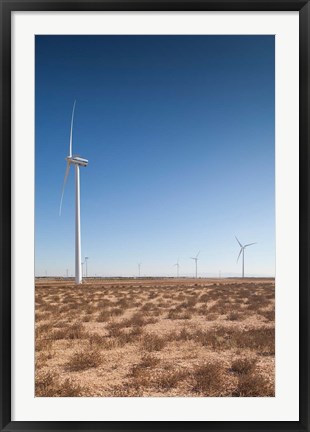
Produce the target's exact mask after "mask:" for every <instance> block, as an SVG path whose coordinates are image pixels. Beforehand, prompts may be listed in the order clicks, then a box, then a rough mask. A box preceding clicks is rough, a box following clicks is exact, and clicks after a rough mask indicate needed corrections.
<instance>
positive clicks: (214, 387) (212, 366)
mask: <svg viewBox="0 0 310 432" xmlns="http://www.w3.org/2000/svg"><path fill="white" fill-rule="evenodd" d="M224 372H225V371H224V368H223V367H222V366H221V364H220V363H218V362H216V363H207V364H205V365H202V366H196V368H195V369H194V370H193V371H192V381H193V385H192V390H193V391H194V392H196V393H200V394H202V395H203V396H220V395H221V394H220V393H221V389H222V388H223V383H224Z"/></svg>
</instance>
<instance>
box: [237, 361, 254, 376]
mask: <svg viewBox="0 0 310 432" xmlns="http://www.w3.org/2000/svg"><path fill="white" fill-rule="evenodd" d="M255 365H256V360H255V359H253V358H239V359H237V360H234V361H233V362H232V364H231V371H232V372H235V373H237V374H240V375H242V374H247V373H249V372H252V371H253V369H254V368H255Z"/></svg>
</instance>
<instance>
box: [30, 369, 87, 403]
mask: <svg viewBox="0 0 310 432" xmlns="http://www.w3.org/2000/svg"><path fill="white" fill-rule="evenodd" d="M35 395H36V396H37V397H74V396H81V395H82V387H80V386H79V385H78V384H76V383H74V382H73V381H72V380H70V379H69V378H68V379H66V380H65V381H63V382H61V381H60V380H59V378H58V375H57V374H56V373H55V372H51V371H47V372H46V371H42V372H39V373H38V374H37V376H36V382H35Z"/></svg>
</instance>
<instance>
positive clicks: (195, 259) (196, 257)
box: [191, 251, 200, 279]
mask: <svg viewBox="0 0 310 432" xmlns="http://www.w3.org/2000/svg"><path fill="white" fill-rule="evenodd" d="M199 254H200V251H199V252H198V254H197V255H196V256H195V257H194V258H193V257H191V259H192V260H194V261H195V264H196V279H197V261H198V256H199Z"/></svg>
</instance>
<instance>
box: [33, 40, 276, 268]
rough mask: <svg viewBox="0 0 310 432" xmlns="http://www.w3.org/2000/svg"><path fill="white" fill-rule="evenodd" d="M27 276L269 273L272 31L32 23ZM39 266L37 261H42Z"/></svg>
mask: <svg viewBox="0 0 310 432" xmlns="http://www.w3.org/2000/svg"><path fill="white" fill-rule="evenodd" d="M35 67H36V74H35V88H36V94H35V103H36V124H35V128H36V143H35V158H36V159H35V160H36V164H35V165H36V172H35V179H36V180H35V187H36V190H35V197H36V208H35V233H36V239H35V247H36V249H35V253H36V270H35V273H36V275H37V276H38V275H45V274H47V275H55V276H61V275H65V274H66V269H68V270H69V275H72V274H74V169H72V168H71V172H70V175H69V178H68V182H67V186H66V191H65V195H64V201H63V208H62V215H61V216H59V203H60V197H61V189H62V184H63V179H64V174H65V168H66V161H65V157H66V156H67V155H68V153H69V133H70V120H71V112H72V106H73V102H74V100H75V99H76V101H77V102H76V110H75V121H74V131H73V153H74V154H79V155H80V156H82V157H84V158H86V159H88V160H89V165H88V167H86V168H81V171H80V174H81V232H82V257H85V256H88V257H89V261H88V274H89V275H97V276H99V275H103V276H117V275H119V276H135V275H137V273H138V262H141V263H142V264H141V275H148V276H157V275H163V276H173V275H175V274H176V267H173V264H174V263H176V261H177V259H178V257H179V262H180V275H184V276H192V275H194V271H195V263H194V261H193V260H191V259H190V257H191V256H195V255H196V254H197V253H198V251H199V250H200V251H201V252H200V255H199V261H198V274H199V275H200V276H215V275H218V273H219V271H220V270H221V273H222V275H227V276H228V275H229V276H236V275H239V274H240V272H241V260H240V261H239V262H238V263H237V262H236V260H237V256H238V253H239V246H238V244H237V242H236V239H235V235H236V236H237V237H238V238H239V240H240V241H241V243H251V242H257V244H256V245H253V246H251V247H249V248H248V249H247V250H246V255H245V272H246V275H256V276H260V275H261V276H264V275H265V276H274V273H275V220H274V218H275V209H274V206H275V190H274V181H275V172H274V164H275V154H274V153H275V141H274V117H275V111H274V91H275V82H274V37H273V36H36V63H35ZM45 272H46V273H45Z"/></svg>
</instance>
